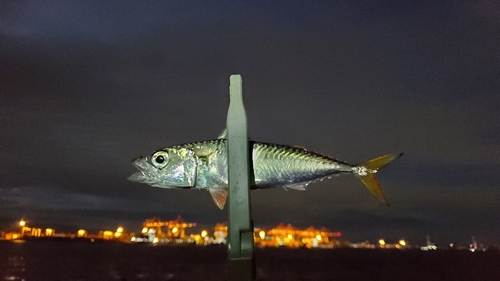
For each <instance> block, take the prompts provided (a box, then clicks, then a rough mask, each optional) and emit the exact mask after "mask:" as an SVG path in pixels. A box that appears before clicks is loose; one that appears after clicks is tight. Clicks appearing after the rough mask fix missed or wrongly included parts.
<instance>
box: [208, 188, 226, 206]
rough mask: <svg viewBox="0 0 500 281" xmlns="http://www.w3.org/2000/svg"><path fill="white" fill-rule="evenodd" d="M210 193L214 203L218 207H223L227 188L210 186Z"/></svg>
mask: <svg viewBox="0 0 500 281" xmlns="http://www.w3.org/2000/svg"><path fill="white" fill-rule="evenodd" d="M208 191H210V195H212V199H214V202H215V204H216V205H217V207H219V209H221V210H222V209H224V205H226V199H227V194H228V192H227V189H224V188H210V189H208Z"/></svg>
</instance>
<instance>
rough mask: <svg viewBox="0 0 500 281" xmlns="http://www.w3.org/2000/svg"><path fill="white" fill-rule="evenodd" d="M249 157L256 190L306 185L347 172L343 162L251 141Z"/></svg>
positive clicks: (347, 167) (284, 146)
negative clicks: (278, 186) (251, 150)
mask: <svg viewBox="0 0 500 281" xmlns="http://www.w3.org/2000/svg"><path fill="white" fill-rule="evenodd" d="M252 158H253V169H254V176H255V183H256V185H257V186H258V187H260V188H265V187H272V186H276V185H283V186H285V185H291V184H297V183H307V182H310V181H313V180H316V179H319V178H322V177H325V176H329V175H332V174H336V173H340V172H350V171H351V166H350V165H349V164H347V163H345V162H342V161H338V160H335V159H333V158H330V157H328V156H325V155H321V154H319V153H315V152H312V151H308V150H305V149H303V148H299V147H293V146H286V145H277V144H269V143H260V142H254V143H253V155H252Z"/></svg>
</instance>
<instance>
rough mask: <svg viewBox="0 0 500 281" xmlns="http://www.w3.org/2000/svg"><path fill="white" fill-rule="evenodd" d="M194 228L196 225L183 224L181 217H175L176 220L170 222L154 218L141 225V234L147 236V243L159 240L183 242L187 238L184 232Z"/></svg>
mask: <svg viewBox="0 0 500 281" xmlns="http://www.w3.org/2000/svg"><path fill="white" fill-rule="evenodd" d="M195 226H196V223H194V222H193V223H191V222H185V221H184V220H183V219H182V218H181V216H177V219H175V220H170V221H161V220H160V219H159V218H158V217H155V218H152V219H147V220H146V221H144V222H143V223H142V234H143V236H147V239H148V241H149V242H158V241H160V240H161V239H167V240H168V241H170V240H173V239H177V240H183V241H184V240H187V239H188V238H189V236H187V235H186V232H185V230H186V229H187V228H191V227H195Z"/></svg>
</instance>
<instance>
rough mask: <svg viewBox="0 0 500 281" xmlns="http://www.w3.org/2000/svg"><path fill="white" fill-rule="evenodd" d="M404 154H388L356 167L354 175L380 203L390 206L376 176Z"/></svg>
mask: <svg viewBox="0 0 500 281" xmlns="http://www.w3.org/2000/svg"><path fill="white" fill-rule="evenodd" d="M402 155H403V153H400V154H387V155H384V156H381V157H378V158H375V159H372V160H368V161H366V162H365V163H362V164H360V165H358V166H357V167H355V170H354V173H355V174H356V176H358V177H359V178H360V179H361V181H362V182H363V183H364V184H365V186H366V187H367V188H368V189H369V190H370V191H371V192H372V193H373V195H375V197H377V199H378V200H380V202H382V203H384V204H386V205H389V204H388V203H387V200H386V199H385V196H384V192H383V191H382V187H381V186H380V183H379V182H378V181H377V177H376V176H375V175H376V174H377V172H378V170H380V169H381V168H382V167H384V166H386V165H388V164H389V163H391V162H393V161H394V160H396V159H398V158H399V157H401V156H402Z"/></svg>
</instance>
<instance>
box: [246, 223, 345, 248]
mask: <svg viewBox="0 0 500 281" xmlns="http://www.w3.org/2000/svg"><path fill="white" fill-rule="evenodd" d="M341 235H342V234H341V233H340V232H330V231H328V230H327V229H326V228H324V227H323V228H321V229H316V228H314V227H313V226H310V227H308V228H306V229H297V228H294V227H293V226H292V225H291V224H288V225H286V226H285V225H284V224H283V223H280V224H279V225H278V226H276V227H275V228H273V229H271V230H269V231H264V230H260V229H256V230H255V232H254V236H255V244H256V245H258V246H262V247H291V248H299V247H306V248H337V247H343V246H346V245H347V244H346V243H345V242H344V241H343V240H341V239H340V237H341Z"/></svg>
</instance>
